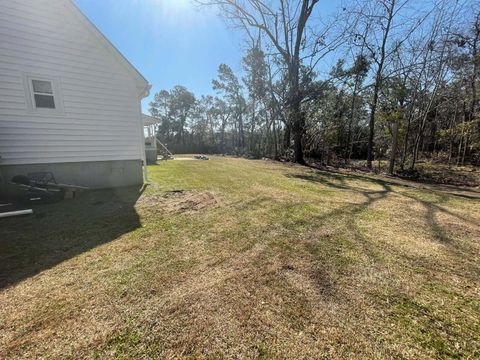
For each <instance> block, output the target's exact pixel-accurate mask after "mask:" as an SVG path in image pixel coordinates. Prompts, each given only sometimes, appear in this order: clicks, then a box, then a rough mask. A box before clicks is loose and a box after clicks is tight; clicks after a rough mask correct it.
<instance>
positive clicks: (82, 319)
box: [0, 158, 480, 359]
mask: <svg viewBox="0 0 480 360" xmlns="http://www.w3.org/2000/svg"><path fill="white" fill-rule="evenodd" d="M150 176H151V178H152V179H153V180H154V182H155V183H156V185H154V186H150V187H149V188H148V189H147V190H146V191H145V192H143V193H138V191H136V190H135V189H130V190H124V191H123V192H117V193H103V192H101V193H92V194H89V195H88V197H85V198H82V199H78V200H74V201H69V202H64V203H61V204H56V205H52V206H48V207H44V208H41V209H37V213H38V214H40V216H39V217H38V218H21V219H20V218H19V219H9V220H7V221H4V222H2V224H1V228H0V238H1V240H0V246H1V252H0V269H1V270H2V277H0V280H2V281H0V284H1V286H2V288H1V290H0V291H1V292H0V303H1V304H2V307H1V308H0V358H2V357H4V358H32V359H33V358H35V359H36V358H125V359H127V358H185V359H194V358H195V359H196V358H200V359H202V358H203V359H207V358H208V359H211V358H259V359H282V358H284V359H321V358H329V359H330V358H368V359H385V358H392V359H397V358H406V359H422V358H469V357H470V358H477V357H480V335H479V334H480V299H479V293H480V283H479V279H480V277H479V275H480V265H479V264H480V259H479V257H480V255H479V254H480V243H479V240H478V239H480V222H479V220H480V204H479V202H478V200H475V199H470V198H468V197H459V196H454V195H451V194H447V193H444V192H439V191H430V190H425V189H417V188H411V187H406V186H400V185H398V184H394V183H390V182H389V181H388V180H387V181H384V180H382V179H379V178H368V177H364V176H361V175H355V174H335V173H327V172H319V171H315V170H311V169H307V168H302V167H297V166H293V165H282V164H278V163H274V162H265V161H248V160H243V159H229V158H213V159H212V160H210V161H202V162H197V161H182V162H166V163H161V164H160V165H158V166H152V167H151V168H150ZM179 190H182V191H179ZM172 191H173V192H172Z"/></svg>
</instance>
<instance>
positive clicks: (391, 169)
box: [388, 118, 398, 175]
mask: <svg viewBox="0 0 480 360" xmlns="http://www.w3.org/2000/svg"><path fill="white" fill-rule="evenodd" d="M397 143H398V118H397V119H395V123H394V124H393V139H392V153H391V154H390V164H389V167H388V173H389V174H390V175H393V172H394V171H395V159H396V156H397Z"/></svg>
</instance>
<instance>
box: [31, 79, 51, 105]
mask: <svg viewBox="0 0 480 360" xmlns="http://www.w3.org/2000/svg"><path fill="white" fill-rule="evenodd" d="M32 87H33V97H34V99H35V107H36V108H37V109H38V108H40V109H41V108H43V109H55V96H54V94H53V86H52V83H51V82H50V81H44V80H32Z"/></svg>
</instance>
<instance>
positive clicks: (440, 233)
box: [287, 171, 480, 255]
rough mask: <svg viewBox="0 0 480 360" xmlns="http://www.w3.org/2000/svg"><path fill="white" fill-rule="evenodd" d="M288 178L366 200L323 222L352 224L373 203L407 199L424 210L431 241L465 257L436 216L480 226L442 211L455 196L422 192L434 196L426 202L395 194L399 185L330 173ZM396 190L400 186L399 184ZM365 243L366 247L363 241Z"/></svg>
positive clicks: (468, 219)
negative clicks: (362, 184) (368, 186)
mask: <svg viewBox="0 0 480 360" xmlns="http://www.w3.org/2000/svg"><path fill="white" fill-rule="evenodd" d="M287 176H288V177H291V178H296V179H300V180H305V181H310V182H314V183H318V184H321V185H324V186H328V187H332V188H335V189H339V190H348V191H352V192H355V193H359V194H362V195H363V196H365V197H366V199H365V201H364V202H362V203H359V204H349V205H346V206H344V207H340V208H339V209H336V210H333V211H332V212H329V213H328V214H325V215H323V216H322V218H326V217H332V216H339V215H342V214H344V215H345V214H346V215H348V216H349V217H350V218H351V219H352V220H353V218H354V217H355V216H356V215H357V214H358V213H360V212H361V211H362V210H364V209H366V208H367V207H369V206H371V205H372V204H373V203H374V202H376V201H378V200H381V199H383V198H385V197H386V196H387V195H388V194H389V193H395V194H396V195H398V196H402V197H406V198H408V199H411V200H414V201H415V202H417V203H419V204H421V205H422V207H423V208H424V209H425V216H424V218H425V223H426V224H427V225H428V227H429V228H430V230H431V233H432V235H433V238H434V239H435V240H436V241H438V242H440V243H442V244H444V245H447V246H449V247H450V249H451V250H453V251H454V252H456V253H457V255H459V254H460V253H468V250H470V249H467V248H466V247H465V246H464V245H462V244H459V243H458V242H457V241H455V240H454V239H453V238H452V237H451V235H450V234H449V233H448V231H447V230H446V229H445V228H444V227H443V226H442V224H441V223H440V221H439V220H438V215H439V214H445V215H447V216H450V217H452V218H454V219H456V220H457V221H459V222H463V223H468V224H469V225H473V226H474V227H476V228H480V224H478V222H476V221H475V220H474V219H472V218H470V217H468V216H463V215H460V214H457V213H455V212H452V211H451V210H448V209H446V208H445V207H443V206H441V204H443V203H445V202H447V201H448V196H455V194H449V193H447V194H444V193H442V192H440V191H433V190H425V189H424V190H422V191H427V192H432V193H433V194H435V195H436V197H437V199H436V200H432V201H427V200H423V199H421V198H420V197H419V196H415V195H414V194H409V193H407V192H398V191H394V190H393V189H392V187H391V185H396V186H397V185H399V184H396V183H393V182H389V181H385V180H382V179H375V178H370V177H364V176H360V175H355V174H338V173H330V172H325V171H315V172H313V173H310V174H295V175H287ZM347 180H359V181H362V182H365V183H371V184H376V185H379V186H381V187H382V189H381V190H369V189H364V188H361V187H360V186H352V185H349V184H348V183H347ZM399 186H402V185H401V184H400V185H399ZM353 226H354V223H353V221H352V222H349V223H348V224H347V227H349V228H351V229H352V230H353ZM353 233H354V234H356V235H355V236H356V238H357V239H358V238H359V237H358V236H357V235H359V234H358V231H353ZM364 243H366V242H365V241H364Z"/></svg>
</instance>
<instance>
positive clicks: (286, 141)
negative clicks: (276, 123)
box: [283, 122, 291, 152]
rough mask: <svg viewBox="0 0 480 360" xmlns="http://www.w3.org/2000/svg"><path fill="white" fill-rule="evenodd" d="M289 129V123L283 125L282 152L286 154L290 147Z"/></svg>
mask: <svg viewBox="0 0 480 360" xmlns="http://www.w3.org/2000/svg"><path fill="white" fill-rule="evenodd" d="M290 138H291V128H290V123H288V122H287V123H286V124H285V131H284V134H283V152H286V151H287V150H288V149H289V148H290V145H291V139H290Z"/></svg>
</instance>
